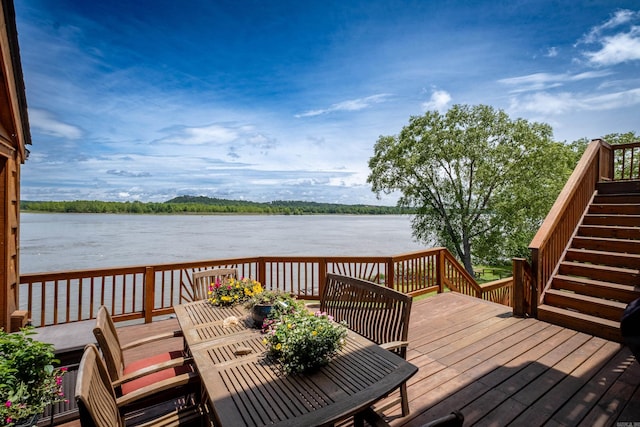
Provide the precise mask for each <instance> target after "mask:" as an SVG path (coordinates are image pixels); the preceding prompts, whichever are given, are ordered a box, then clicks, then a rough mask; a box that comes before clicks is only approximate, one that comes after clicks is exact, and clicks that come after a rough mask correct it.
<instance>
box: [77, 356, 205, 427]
mask: <svg viewBox="0 0 640 427" xmlns="http://www.w3.org/2000/svg"><path fill="white" fill-rule="evenodd" d="M194 375H196V374H195V373H190V374H185V375H180V376H176V377H174V378H171V379H169V380H164V381H162V382H159V383H156V384H154V387H151V388H149V387H147V388H141V389H138V390H136V391H135V392H132V393H129V394H128V395H126V396H121V397H116V395H115V393H114V390H113V388H112V387H111V378H110V377H109V374H108V372H107V369H106V367H105V365H104V362H103V361H102V359H101V358H100V355H99V353H98V349H97V348H96V347H95V345H93V344H89V345H87V346H86V347H85V350H84V354H83V356H82V360H81V361H80V366H79V368H78V378H77V381H76V391H75V398H76V402H77V403H78V412H79V415H80V424H81V425H82V427H125V426H130V425H134V424H135V425H138V426H139V427H142V426H144V427H151V426H156V427H172V426H173V427H177V426H183V427H184V426H202V425H209V423H208V416H207V413H206V409H205V408H204V407H203V406H201V405H198V404H194V403H193V402H184V403H183V404H180V405H178V406H177V407H175V406H171V405H163V406H162V407H159V406H156V407H152V408H146V407H145V409H147V410H146V411H144V412H140V411H136V412H134V413H132V412H127V408H130V407H131V406H133V405H132V404H133V403H134V402H136V401H139V400H141V399H142V400H144V399H145V398H147V397H149V396H152V395H154V394H156V393H157V392H158V391H162V390H172V389H173V388H175V386H176V385H178V384H182V385H187V384H189V382H190V381H191V378H192V377H193V376H194Z"/></svg>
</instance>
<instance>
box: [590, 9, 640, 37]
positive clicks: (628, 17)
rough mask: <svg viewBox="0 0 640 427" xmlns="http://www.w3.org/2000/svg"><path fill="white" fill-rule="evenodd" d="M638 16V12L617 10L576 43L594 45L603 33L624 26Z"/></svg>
mask: <svg viewBox="0 0 640 427" xmlns="http://www.w3.org/2000/svg"><path fill="white" fill-rule="evenodd" d="M639 16H640V12H635V11H633V10H629V9H621V10H617V11H616V12H615V13H614V14H613V16H612V17H611V18H609V19H608V20H607V21H605V22H604V23H603V24H601V25H597V26H595V27H593V28H592V29H591V30H590V31H589V33H587V34H586V35H585V36H584V37H583V38H582V39H581V40H580V41H579V42H578V43H596V42H597V41H598V40H599V39H600V37H601V35H602V32H603V31H605V30H610V29H612V28H616V27H619V26H621V25H625V24H627V23H629V22H632V21H633V20H634V19H636V18H637V17H639Z"/></svg>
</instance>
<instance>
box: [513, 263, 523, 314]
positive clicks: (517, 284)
mask: <svg viewBox="0 0 640 427" xmlns="http://www.w3.org/2000/svg"><path fill="white" fill-rule="evenodd" d="M512 263H513V267H512V269H513V315H514V316H517V317H524V316H525V309H524V306H525V288H524V287H525V280H524V259H522V258H514V259H513V260H512Z"/></svg>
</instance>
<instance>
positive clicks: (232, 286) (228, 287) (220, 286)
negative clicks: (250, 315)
mask: <svg viewBox="0 0 640 427" xmlns="http://www.w3.org/2000/svg"><path fill="white" fill-rule="evenodd" d="M263 291H264V289H263V288H262V284H261V283H260V282H258V281H257V280H253V279H250V278H248V277H244V278H242V279H234V278H232V277H231V278H228V279H225V280H224V281H220V280H216V281H215V282H214V283H212V284H211V285H209V292H208V293H209V298H208V300H209V302H210V303H211V304H213V305H234V304H238V303H241V302H246V301H247V300H249V299H250V298H252V297H254V296H255V295H256V294H259V293H261V292H263Z"/></svg>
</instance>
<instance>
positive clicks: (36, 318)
mask: <svg viewBox="0 0 640 427" xmlns="http://www.w3.org/2000/svg"><path fill="white" fill-rule="evenodd" d="M213 267H227V268H236V269H238V273H239V275H240V276H242V277H253V278H255V279H256V280H259V281H260V282H262V284H263V285H264V286H265V287H266V288H268V289H280V290H283V291H286V292H289V293H291V294H293V295H296V296H297V297H298V298H301V299H307V300H314V299H315V300H317V299H319V298H320V293H321V287H322V286H323V285H324V281H325V277H326V274H327V273H338V274H345V275H349V276H355V277H359V278H364V279H367V280H370V281H373V282H376V283H379V284H381V285H384V286H387V287H391V288H394V289H397V290H399V291H401V292H404V293H408V294H412V295H414V296H417V295H421V294H425V293H429V292H444V291H445V289H446V288H449V289H451V290H454V291H458V292H462V293H466V294H469V295H473V296H478V297H480V298H485V299H490V300H493V301H496V302H502V301H504V293H505V292H506V293H509V292H510V291H509V290H508V289H507V290H502V291H498V289H499V288H500V287H497V288H496V287H491V288H490V289H489V288H482V287H481V286H480V285H478V284H477V283H476V281H475V280H474V278H473V277H472V276H471V275H469V274H468V273H467V272H466V271H465V270H464V268H463V267H462V265H460V264H459V263H458V262H457V261H456V259H455V258H454V257H453V256H452V255H451V254H450V253H449V251H447V250H446V249H444V248H433V249H429V250H425V251H418V252H411V253H406V254H402V255H397V256H389V257H256V258H233V259H220V260H206V261H193V262H187V263H175V264H158V265H148V266H132V267H121V268H106V269H93V270H76V271H65V272H52V273H33V274H23V275H21V276H20V309H21V310H27V311H28V312H29V316H30V318H31V323H32V324H33V325H34V326H48V325H56V324H61V323H69V322H76V321H81V320H89V319H93V318H95V315H96V313H97V310H98V308H99V307H100V305H106V306H107V307H108V308H109V309H110V312H111V313H112V315H113V317H114V319H115V320H116V321H127V320H136V319H137V320H140V319H144V321H145V322H151V321H152V320H153V318H154V317H155V316H161V315H167V314H171V313H172V312H173V308H172V307H173V306H174V305H176V304H180V303H182V302H185V301H190V300H192V299H193V288H192V274H193V272H194V271H199V270H202V269H207V268H213ZM505 286H506V287H507V288H508V287H509V284H508V283H506V284H505V285H504V286H503V287H505Z"/></svg>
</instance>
